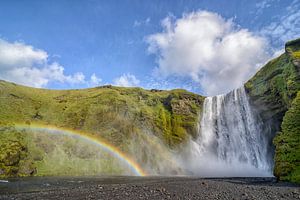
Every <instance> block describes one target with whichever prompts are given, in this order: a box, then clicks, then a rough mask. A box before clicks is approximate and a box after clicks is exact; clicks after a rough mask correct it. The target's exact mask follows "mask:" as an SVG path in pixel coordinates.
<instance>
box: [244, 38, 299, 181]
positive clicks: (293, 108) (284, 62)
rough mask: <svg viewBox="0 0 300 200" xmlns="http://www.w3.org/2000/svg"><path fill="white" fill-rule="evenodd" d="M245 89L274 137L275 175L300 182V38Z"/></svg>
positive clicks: (288, 44)
mask: <svg viewBox="0 0 300 200" xmlns="http://www.w3.org/2000/svg"><path fill="white" fill-rule="evenodd" d="M245 88H246V90H247V92H248V95H249V96H250V100H251V103H252V105H253V106H254V107H255V108H256V109H257V111H258V112H259V114H260V116H261V118H262V120H263V122H264V123H265V125H266V126H265V128H266V129H271V131H270V132H271V133H272V135H271V136H270V137H275V139H274V144H275V147H276V149H275V166H274V174H275V175H276V176H277V177H278V178H279V179H280V180H290V181H294V182H300V157H299V156H300V151H299V147H300V129H299V121H300V117H299V112H300V111H299V109H298V107H299V105H300V104H299V91H300V39H297V40H293V41H290V42H287V43H286V46H285V52H284V54H282V55H281V56H279V57H278V58H275V59H273V60H271V61H270V62H268V63H267V64H266V65H265V66H264V67H263V68H262V69H261V70H259V72H257V74H256V75H255V76H254V77H253V78H251V79H250V80H249V81H248V82H247V83H246V84H245ZM297 93H298V96H297ZM296 97H297V98H296ZM282 121H283V123H282ZM281 130H282V132H281V133H280V134H277V133H279V132H280V131H281ZM275 134H277V135H276V136H275ZM270 145H271V144H270Z"/></svg>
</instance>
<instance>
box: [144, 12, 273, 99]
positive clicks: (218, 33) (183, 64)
mask: <svg viewBox="0 0 300 200" xmlns="http://www.w3.org/2000/svg"><path fill="white" fill-rule="evenodd" d="M162 27H163V32H161V33H156V34H153V35H150V36H148V37H147V42H148V44H149V48H148V51H149V52H150V53H153V54H155V55H156V56H157V64H158V67H157V68H156V69H155V74H156V75H159V76H163V77H169V76H183V77H190V78H191V79H192V80H193V81H195V82H197V83H199V84H200V86H201V87H202V90H203V91H204V93H205V94H206V95H215V94H220V93H224V92H227V91H229V90H231V89H233V88H236V87H239V86H241V85H242V84H243V82H245V81H246V80H247V79H248V78H250V76H252V75H253V74H254V73H255V72H256V71H257V69H258V68H259V67H260V65H261V63H264V62H265V61H266V60H267V59H268V57H269V56H268V55H267V54H266V53H265V52H266V47H267V43H266V41H265V40H264V38H262V37H259V36H256V35H254V34H253V33H251V32H250V31H248V30H247V29H239V28H237V26H236V25H235V24H234V23H233V22H232V20H225V19H224V18H222V17H221V16H219V15H218V14H216V13H212V12H207V11H199V12H192V13H189V14H184V15H183V17H182V18H180V19H173V18H171V17H167V18H165V19H164V20H163V21H162Z"/></svg>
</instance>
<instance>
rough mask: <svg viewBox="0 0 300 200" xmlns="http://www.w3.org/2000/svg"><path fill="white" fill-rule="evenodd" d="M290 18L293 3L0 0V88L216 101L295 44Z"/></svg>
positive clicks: (299, 18) (297, 23) (299, 4)
mask: <svg viewBox="0 0 300 200" xmlns="http://www.w3.org/2000/svg"><path fill="white" fill-rule="evenodd" d="M299 10H300V0H291V1H289V0H264V1H247V0H231V1H225V0H224V1H220V0H207V1H195V0H178V1H175V0H174V1H173V0H170V1H167V0H164V1H161V0H153V1H146V0H144V1H141V0H130V1H129V0H128V1H126V0H109V1H92V0H87V1H79V0H72V1H71V0H69V1H63V0H59V1H58V0H53V1H38V0H36V1H29V0H28V1H14V0H11V1H0V24H1V26H0V59H1V58H2V62H1V61H0V79H5V80H9V81H13V82H16V83H21V84H25V85H29V86H34V87H45V88H53V89H68V88H85V87H92V86H97V85H103V84H114V85H121V86H140V87H145V88H159V89H171V88H186V89H188V90H190V91H193V92H197V93H201V94H206V95H214V94H219V93H223V92H227V91H228V90H230V89H233V88H235V87H238V86H239V85H241V84H242V83H243V82H245V81H246V80H247V79H248V78H249V77H250V76H252V75H253V74H254V73H255V72H256V71H257V70H258V69H259V67H260V66H261V65H262V64H263V63H264V62H266V61H267V60H268V59H270V58H272V57H273V56H274V54H276V55H277V54H278V52H279V53H280V50H281V49H282V48H283V45H284V43H285V41H286V40H289V39H294V38H296V37H300V29H299V28H300V11H299ZM210 31H211V32H210ZM208 41H209V42H208ZM226 41H227V42H226ZM241 41H247V42H244V43H243V42H241ZM194 44H195V45H194ZM202 44H203V45H202ZM250 46H251V48H250ZM210 48H212V49H218V51H216V52H215V51H214V52H212V53H210V54H207V55H206V53H207V52H209V51H210V50H209V49H210ZM237 50H238V51H239V50H240V51H241V53H240V55H239V57H240V58H243V59H242V60H237V59H238V58H237V56H236V57H234V56H233V57H232V58H231V55H234V54H235V52H237ZM243 52H251V53H249V54H250V55H248V53H243ZM1 54H2V55H1ZM213 54H218V55H219V54H220V55H221V58H219V56H217V55H213ZM191 55H192V56H191ZM229 57H230V59H229ZM24 63H25V64H24ZM222 63H224V65H223V64H222ZM62 69H63V70H62ZM233 79H234V80H233ZM235 79H236V80H235Z"/></svg>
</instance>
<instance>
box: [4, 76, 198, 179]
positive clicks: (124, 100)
mask: <svg viewBox="0 0 300 200" xmlns="http://www.w3.org/2000/svg"><path fill="white" fill-rule="evenodd" d="M203 100H204V97H202V96H199V95H196V94H193V93H190V92H187V91H185V90H179V89H178V90H170V91H162V90H144V89H141V88H121V87H113V86H102V87H96V88H90V89H81V90H46V89H36V88H31V87H25V86H20V85H17V84H14V83H9V82H5V81H0V124H2V127H3V128H2V129H1V130H0V133H1V136H0V143H1V150H0V167H1V171H0V174H2V175H5V176H7V175H9V176H16V175H25V174H26V173H25V172H23V171H26V170H22V169H21V168H20V166H23V165H22V164H21V163H22V162H26V163H28V164H26V166H28V167H27V175H29V174H35V173H38V174H39V170H38V166H36V160H35V159H31V155H30V154H32V153H31V151H30V153H28V151H27V150H28V149H30V148H28V145H30V143H28V142H27V143H26V142H23V140H22V137H24V136H22V134H20V133H18V131H17V130H15V129H14V124H17V123H24V122H25V123H27V124H45V125H52V126H56V127H64V128H70V129H74V130H81V131H85V132H88V133H91V134H94V135H95V136H97V135H99V136H101V137H102V138H105V139H106V140H107V141H110V143H112V144H113V145H115V146H117V147H118V148H120V149H121V150H123V151H125V152H127V149H126V144H128V143H130V140H131V139H134V138H135V137H136V135H137V134H141V133H142V134H143V133H145V131H147V132H151V134H154V135H156V136H157V137H159V138H160V139H161V140H162V141H163V142H164V143H165V145H166V146H169V148H176V146H177V145H178V144H179V143H183V142H184V141H186V140H187V138H188V137H195V136H196V134H197V122H198V118H199V114H200V113H201V107H202V103H203ZM8 132H12V133H15V134H16V136H15V137H14V138H13V139H11V138H9V137H8V136H7V134H6V133H8ZM23 135H24V134H23ZM25 141H28V140H25ZM38 150H39V151H42V152H44V151H46V150H45V149H38ZM35 151H36V150H35ZM16 152H19V154H20V155H16V154H17V153H16ZM23 154H24V155H23ZM28 154H29V155H28ZM11 158H13V159H11ZM10 160H11V161H10ZM28 160H29V161H28ZM27 161H28V162H27ZM8 162H9V163H8ZM36 169H37V170H36ZM46 175H47V174H46ZM48 175H51V174H48Z"/></svg>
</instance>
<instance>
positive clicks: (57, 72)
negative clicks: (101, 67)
mask: <svg viewBox="0 0 300 200" xmlns="http://www.w3.org/2000/svg"><path fill="white" fill-rule="evenodd" d="M64 71H65V68H64V67H63V66H62V65H61V64H59V63H58V62H51V61H50V60H49V55H48V53H47V52H46V51H44V50H42V49H37V48H34V47H33V46H31V45H28V44H25V43H23V42H8V41H6V40H3V39H0V79H4V80H7V81H12V82H15V83H19V84H23V85H27V86H33V87H47V85H48V84H49V83H50V82H54V83H63V84H71V85H73V84H87V85H97V84H99V83H100V82H101V79H100V78H98V77H97V76H96V75H95V74H93V75H92V76H91V78H90V80H86V78H85V75H84V74H83V73H82V72H76V73H74V74H70V75H67V74H66V73H65V72H64Z"/></svg>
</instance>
